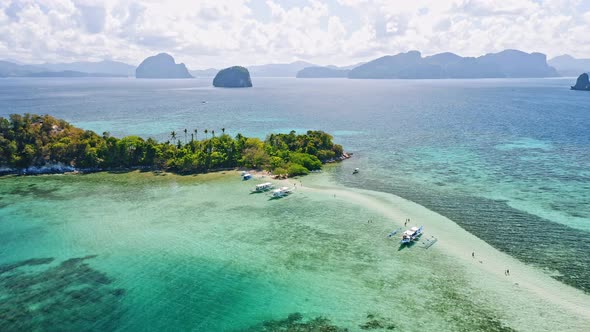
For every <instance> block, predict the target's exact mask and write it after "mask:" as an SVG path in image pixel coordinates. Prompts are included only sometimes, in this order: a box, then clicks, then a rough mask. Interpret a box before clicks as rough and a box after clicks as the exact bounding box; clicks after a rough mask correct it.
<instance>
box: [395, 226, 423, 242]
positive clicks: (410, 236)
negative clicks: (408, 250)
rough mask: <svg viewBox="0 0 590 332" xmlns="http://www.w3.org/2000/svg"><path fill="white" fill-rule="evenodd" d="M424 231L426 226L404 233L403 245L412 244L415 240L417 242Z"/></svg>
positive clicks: (413, 228)
mask: <svg viewBox="0 0 590 332" xmlns="http://www.w3.org/2000/svg"><path fill="white" fill-rule="evenodd" d="M423 229H424V226H420V227H412V228H410V229H408V230H407V231H405V232H403V233H402V240H401V241H400V243H401V244H407V243H410V242H412V241H414V240H416V239H417V238H419V237H420V235H422V231H423Z"/></svg>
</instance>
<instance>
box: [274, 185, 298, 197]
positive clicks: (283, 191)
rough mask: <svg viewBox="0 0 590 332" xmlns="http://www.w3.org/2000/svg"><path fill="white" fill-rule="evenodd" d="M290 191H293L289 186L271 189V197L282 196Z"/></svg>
mask: <svg viewBox="0 0 590 332" xmlns="http://www.w3.org/2000/svg"><path fill="white" fill-rule="evenodd" d="M291 192H293V189H291V188H289V187H280V188H278V189H275V190H273V191H272V197H273V198H280V197H284V196H287V195H289V194H290V193H291Z"/></svg>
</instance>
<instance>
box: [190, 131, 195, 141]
mask: <svg viewBox="0 0 590 332" xmlns="http://www.w3.org/2000/svg"><path fill="white" fill-rule="evenodd" d="M194 141H195V134H193V133H191V143H192V142H194Z"/></svg>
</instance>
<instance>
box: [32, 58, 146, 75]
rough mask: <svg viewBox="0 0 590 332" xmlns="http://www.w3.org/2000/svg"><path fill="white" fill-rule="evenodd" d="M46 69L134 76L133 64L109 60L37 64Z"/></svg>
mask: <svg viewBox="0 0 590 332" xmlns="http://www.w3.org/2000/svg"><path fill="white" fill-rule="evenodd" d="M39 66H40V67H43V68H45V69H46V70H48V71H77V72H82V73H95V74H96V73H100V74H111V75H117V76H134V75H135V66H132V65H129V64H126V63H123V62H118V61H111V60H103V61H98V62H87V61H80V62H71V63H44V64H42V65H39Z"/></svg>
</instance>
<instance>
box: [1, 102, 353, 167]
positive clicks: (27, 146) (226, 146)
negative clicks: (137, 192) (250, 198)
mask: <svg viewBox="0 0 590 332" xmlns="http://www.w3.org/2000/svg"><path fill="white" fill-rule="evenodd" d="M198 133H205V137H204V139H201V140H199V139H198V137H197V134H198ZM332 139H333V138H332V136H331V135H329V134H327V133H325V132H323V131H314V130H309V131H307V132H306V133H305V134H299V135H297V134H296V133H295V131H291V132H290V133H288V134H270V135H268V136H267V137H266V139H265V140H260V139H258V138H255V137H245V136H243V135H241V134H239V133H238V134H237V135H235V136H234V137H232V136H230V135H229V134H227V131H226V130H225V128H222V129H221V130H220V131H217V135H216V131H215V130H207V129H205V130H202V131H198V130H195V129H193V128H191V129H190V130H187V129H184V130H183V131H179V132H178V133H176V132H171V133H170V137H169V140H167V141H164V142H158V141H156V140H154V139H152V138H148V139H147V140H146V139H143V138H141V137H139V136H126V137H123V138H116V137H113V136H110V135H109V134H108V133H103V134H102V135H97V134H96V133H94V132H92V131H88V130H83V129H80V128H76V127H74V126H73V125H71V124H69V123H67V122H66V121H64V120H60V119H56V118H54V117H51V116H49V115H44V116H40V115H32V114H25V115H18V114H12V115H10V116H9V117H8V118H3V117H0V175H3V174H22V175H26V174H40V173H64V172H71V171H83V172H95V171H102V170H117V169H120V170H130V169H145V170H154V171H156V170H163V171H171V172H175V173H181V174H191V173H203V172H209V171H215V170H222V169H232V168H237V167H244V168H249V169H263V170H267V171H270V172H272V174H273V175H276V176H277V177H287V176H296V175H305V174H308V173H309V172H311V171H315V170H319V169H321V168H322V164H324V163H328V162H334V161H340V160H344V159H347V158H349V156H350V155H349V154H347V153H345V152H344V151H343V149H342V146H341V145H339V144H334V143H333V142H332Z"/></svg>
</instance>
